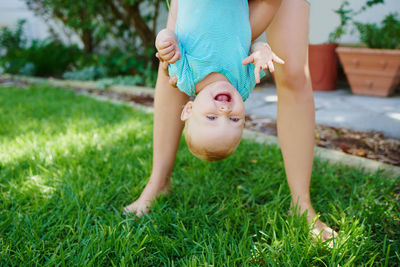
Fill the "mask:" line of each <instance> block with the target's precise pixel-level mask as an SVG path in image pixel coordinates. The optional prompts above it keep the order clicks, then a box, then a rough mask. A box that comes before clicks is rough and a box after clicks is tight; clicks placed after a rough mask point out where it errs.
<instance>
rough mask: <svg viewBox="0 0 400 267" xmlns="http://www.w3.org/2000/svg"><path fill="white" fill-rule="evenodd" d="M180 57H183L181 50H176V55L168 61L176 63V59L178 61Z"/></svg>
mask: <svg viewBox="0 0 400 267" xmlns="http://www.w3.org/2000/svg"><path fill="white" fill-rule="evenodd" d="M180 58H181V52H180V51H176V52H175V55H174V56H173V57H172V58H171V59H170V60H168V63H170V64H174V63H175V62H176V61H178V60H179V59H180Z"/></svg>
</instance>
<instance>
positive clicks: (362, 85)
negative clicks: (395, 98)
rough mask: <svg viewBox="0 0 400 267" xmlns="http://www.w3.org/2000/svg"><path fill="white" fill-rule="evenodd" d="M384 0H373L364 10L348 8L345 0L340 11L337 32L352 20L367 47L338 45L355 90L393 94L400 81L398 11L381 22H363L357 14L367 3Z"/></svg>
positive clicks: (370, 0)
mask: <svg viewBox="0 0 400 267" xmlns="http://www.w3.org/2000/svg"><path fill="white" fill-rule="evenodd" d="M371 2H374V3H372V4H376V3H382V2H383V1H382V0H374V1H372V0H369V1H367V4H368V3H370V4H369V5H366V6H364V7H363V8H362V9H360V11H357V12H354V11H353V10H351V9H345V7H346V6H348V1H344V2H343V4H342V6H341V8H340V9H339V10H338V11H337V13H339V15H341V25H340V26H339V27H338V28H337V29H336V30H335V31H334V32H333V34H336V36H339V37H340V36H341V35H342V34H344V33H345V32H346V27H347V26H348V25H349V22H351V25H352V26H353V28H354V30H357V31H358V32H359V33H360V40H361V42H362V43H363V44H364V46H366V47H338V48H337V49H336V52H337V53H338V55H339V58H340V61H341V63H342V65H343V68H344V72H345V74H346V76H347V79H348V81H349V83H350V87H351V90H352V92H353V93H354V94H360V95H372V96H389V95H391V94H392V93H393V92H394V90H395V88H396V86H397V85H398V84H399V81H400V20H399V18H398V14H388V15H387V16H386V17H385V18H384V19H383V21H382V22H381V23H380V25H377V24H371V23H360V22H357V21H354V20H353V17H354V16H355V15H357V14H359V13H360V12H361V11H364V10H365V9H366V7H367V6H371V5H372V4H371Z"/></svg>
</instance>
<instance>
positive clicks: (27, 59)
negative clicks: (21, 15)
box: [0, 0, 167, 86]
mask: <svg viewBox="0 0 400 267" xmlns="http://www.w3.org/2000/svg"><path fill="white" fill-rule="evenodd" d="M24 1H25V3H26V4H27V6H28V7H29V9H31V10H32V11H33V12H34V13H35V14H36V15H38V16H40V17H41V18H43V19H44V21H46V23H47V25H48V26H49V30H50V33H51V36H52V37H51V38H50V39H46V40H27V39H26V37H25V35H24V23H25V22H24V21H22V20H21V21H19V22H18V25H16V27H13V28H8V27H5V28H3V29H0V53H1V58H0V67H1V68H2V72H7V73H13V74H24V75H37V76H54V77H65V78H68V79H76V80H97V79H101V78H106V77H114V76H128V77H125V78H124V81H125V83H129V80H131V82H132V83H134V84H139V85H146V86H154V84H155V79H156V70H157V66H158V62H157V59H156V58H155V56H154V53H155V48H154V41H155V36H156V26H157V19H158V17H159V15H160V11H161V9H166V8H167V2H166V1H161V0H103V1H95V0H81V1H74V0H24ZM164 14H165V13H164ZM55 24H61V25H62V27H63V29H64V30H65V31H66V32H69V33H72V34H74V35H75V36H77V37H79V39H80V40H81V43H82V44H83V47H82V48H79V47H78V46H77V45H70V44H65V43H63V42H62V41H61V40H62V38H61V34H62V33H60V31H59V30H56V27H55ZM118 80H121V78H118Z"/></svg>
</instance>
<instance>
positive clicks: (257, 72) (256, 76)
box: [254, 66, 261, 83]
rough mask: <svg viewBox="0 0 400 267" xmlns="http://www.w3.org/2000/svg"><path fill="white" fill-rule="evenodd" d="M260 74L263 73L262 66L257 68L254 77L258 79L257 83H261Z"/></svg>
mask: <svg viewBox="0 0 400 267" xmlns="http://www.w3.org/2000/svg"><path fill="white" fill-rule="evenodd" d="M260 72H261V66H255V67H254V77H255V78H256V83H260Z"/></svg>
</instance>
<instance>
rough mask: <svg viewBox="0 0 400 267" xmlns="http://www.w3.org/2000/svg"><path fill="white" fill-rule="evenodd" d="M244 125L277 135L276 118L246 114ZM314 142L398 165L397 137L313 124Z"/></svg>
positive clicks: (398, 147) (398, 143) (399, 145)
mask: <svg viewBox="0 0 400 267" xmlns="http://www.w3.org/2000/svg"><path fill="white" fill-rule="evenodd" d="M246 128H247V129H250V130H255V131H258V132H263V133H266V134H270V135H275V136H276V135H277V129H276V121H275V120H273V119H269V118H260V117H255V116H253V115H249V116H247V117H246ZM315 144H316V145H317V146H320V147H325V148H329V149H334V150H339V151H343V152H345V153H348V154H352V155H355V156H359V157H364V158H368V159H373V160H377V161H380V162H384V163H388V164H391V165H395V166H400V140H399V139H395V138H388V137H385V136H384V135H383V134H382V133H380V132H357V131H352V130H349V129H346V128H339V127H332V126H325V125H320V124H318V125H316V129H315Z"/></svg>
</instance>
